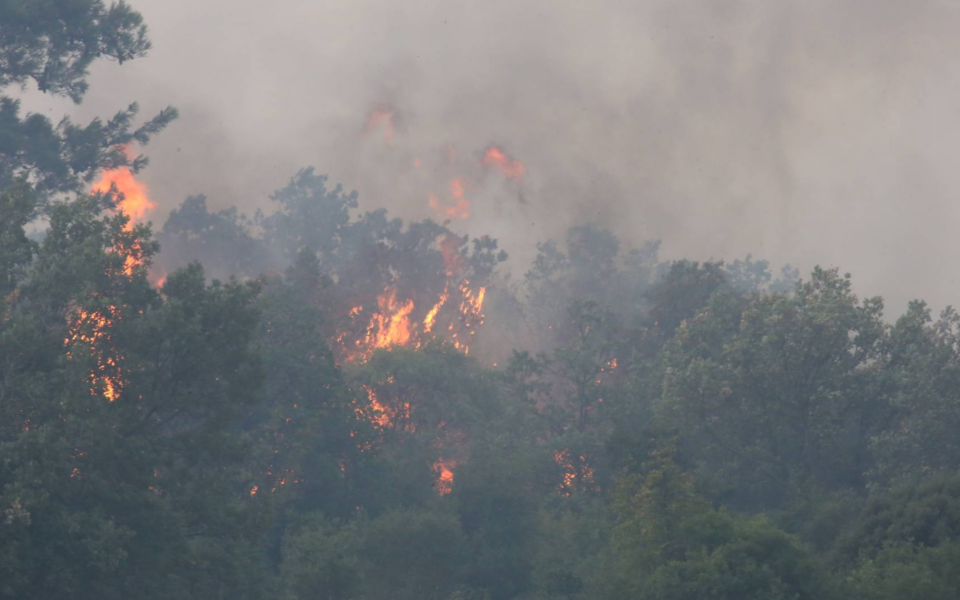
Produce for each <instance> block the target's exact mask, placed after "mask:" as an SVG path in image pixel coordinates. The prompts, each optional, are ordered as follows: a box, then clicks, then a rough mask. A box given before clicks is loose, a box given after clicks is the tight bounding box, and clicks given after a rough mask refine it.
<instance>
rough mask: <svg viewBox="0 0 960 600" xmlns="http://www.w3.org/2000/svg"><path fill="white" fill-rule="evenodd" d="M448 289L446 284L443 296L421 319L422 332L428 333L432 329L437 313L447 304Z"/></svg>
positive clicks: (448, 286)
mask: <svg viewBox="0 0 960 600" xmlns="http://www.w3.org/2000/svg"><path fill="white" fill-rule="evenodd" d="M449 289H450V284H449V283H448V284H447V285H446V286H444V288H443V294H441V295H440V300H439V301H438V302H437V303H436V304H434V305H433V308H431V309H430V312H428V313H427V316H426V317H425V318H424V319H423V332H424V333H430V330H431V329H433V325H434V324H435V323H436V321H437V313H438V312H440V309H441V308H442V307H443V305H444V304H445V303H446V302H447V298H448V297H449V296H450V294H449V293H448V292H449Z"/></svg>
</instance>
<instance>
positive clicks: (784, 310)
mask: <svg viewBox="0 0 960 600" xmlns="http://www.w3.org/2000/svg"><path fill="white" fill-rule="evenodd" d="M881 313H882V302H881V301H880V300H879V299H868V300H865V301H864V302H862V303H860V302H859V301H858V299H857V298H856V296H854V295H853V293H852V291H851V289H850V281H849V278H848V277H841V276H840V275H839V274H838V273H837V272H836V271H824V270H821V269H816V270H815V271H814V273H813V275H812V277H811V279H810V280H809V281H806V282H803V283H801V284H799V285H798V287H797V291H796V294H795V295H793V296H784V295H781V294H754V295H752V296H749V297H747V298H740V297H737V296H735V295H732V294H720V295H718V296H715V297H714V299H713V300H712V301H711V302H710V304H709V305H708V307H707V308H706V309H705V310H703V311H701V312H700V313H699V314H698V315H697V316H696V317H694V318H693V319H691V320H689V321H688V322H687V323H686V324H685V325H683V326H681V327H680V328H679V330H678V332H677V336H676V339H675V341H674V342H673V343H672V344H670V345H669V347H668V348H667V349H666V357H665V374H664V380H663V395H662V397H661V399H660V400H659V401H658V405H657V407H656V411H657V413H658V415H659V417H658V418H659V419H660V422H661V425H662V426H663V427H666V428H668V429H675V430H676V431H677V432H678V433H679V434H680V435H681V438H682V439H683V448H684V452H689V456H690V458H691V459H692V460H693V461H694V463H695V464H697V465H698V467H699V470H698V473H700V474H701V475H700V477H701V478H702V481H703V483H704V484H705V486H706V487H707V488H709V489H710V490H711V494H712V495H713V496H714V497H715V498H720V499H723V500H725V501H727V502H731V503H734V504H736V505H738V506H742V507H748V506H753V507H764V506H765V507H774V506H782V503H784V502H786V501H787V500H788V499H789V498H791V497H796V495H798V494H802V493H809V492H811V491H815V490H817V489H828V490H829V489H836V488H837V487H838V486H839V487H846V486H853V487H858V486H862V485H863V479H862V477H863V473H864V472H865V471H866V470H867V469H868V468H869V455H868V445H869V440H870V438H871V436H872V435H873V433H874V431H876V428H877V427H878V425H879V424H880V423H882V421H883V418H884V416H885V414H886V413H885V404H884V403H883V402H882V401H878V399H882V396H881V395H880V394H879V390H880V388H879V383H880V379H879V378H878V377H877V376H876V366H875V365H877V364H879V362H878V361H882V358H883V346H882V341H883V338H884V334H885V328H884V325H883V322H882V320H881Z"/></svg>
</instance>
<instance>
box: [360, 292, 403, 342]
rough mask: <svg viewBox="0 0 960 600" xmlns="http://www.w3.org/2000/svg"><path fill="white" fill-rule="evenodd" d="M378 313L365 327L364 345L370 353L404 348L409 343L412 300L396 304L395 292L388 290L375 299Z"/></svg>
mask: <svg viewBox="0 0 960 600" xmlns="http://www.w3.org/2000/svg"><path fill="white" fill-rule="evenodd" d="M377 304H378V305H379V306H380V312H378V313H377V314H375V315H373V318H372V319H370V325H369V326H368V327H367V335H366V337H365V338H364V342H365V343H364V344H363V345H365V346H366V347H367V348H369V350H370V351H371V352H372V351H373V350H375V349H377V348H390V347H391V346H404V345H406V344H407V342H409V341H410V313H411V312H413V300H407V301H406V302H404V303H403V304H398V303H397V290H395V289H394V290H389V291H387V292H386V293H384V294H381V295H380V297H379V298H377ZM358 345H359V344H358Z"/></svg>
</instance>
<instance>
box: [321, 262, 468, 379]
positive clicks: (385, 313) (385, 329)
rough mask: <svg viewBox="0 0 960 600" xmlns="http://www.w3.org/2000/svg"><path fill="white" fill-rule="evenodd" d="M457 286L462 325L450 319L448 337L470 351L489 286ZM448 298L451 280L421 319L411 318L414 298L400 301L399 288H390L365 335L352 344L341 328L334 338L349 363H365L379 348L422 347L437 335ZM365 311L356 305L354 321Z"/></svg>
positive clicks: (466, 284) (379, 298)
mask: <svg viewBox="0 0 960 600" xmlns="http://www.w3.org/2000/svg"><path fill="white" fill-rule="evenodd" d="M457 289H458V290H459V292H460V304H459V312H458V313H457V319H455V320H456V321H459V323H460V326H459V327H456V326H455V325H454V322H450V323H449V325H448V326H447V332H448V333H447V337H448V338H449V339H450V341H451V342H452V343H453V345H454V347H455V348H456V349H458V350H460V351H461V352H463V353H464V354H469V352H470V347H469V341H470V340H471V339H472V338H473V336H474V335H475V334H476V328H477V327H478V326H479V325H482V324H483V318H484V317H483V301H484V297H485V296H486V288H485V287H480V288H479V289H478V290H474V289H473V288H471V287H470V282H469V281H468V280H464V281H463V282H462V283H460V285H459V286H458V288H457ZM449 299H450V283H449V282H448V283H447V284H446V286H445V287H444V289H443V293H442V294H441V295H440V297H439V298H438V299H437V301H436V303H435V304H433V305H432V306H431V308H430V309H429V310H428V311H427V313H426V315H425V316H424V318H423V321H422V322H420V321H417V320H415V319H414V318H413V317H412V315H413V312H414V309H415V308H416V305H415V303H414V301H413V300H412V299H411V300H406V301H404V302H400V301H398V300H397V290H396V288H388V289H387V290H386V291H384V293H382V294H381V295H380V296H378V298H377V305H378V308H379V310H378V311H377V312H376V313H374V314H373V316H371V317H370V320H369V321H368V325H367V326H366V329H365V333H364V334H363V336H362V337H360V338H358V339H356V340H354V341H353V342H352V343H350V342H347V336H348V332H347V331H341V332H340V333H338V334H337V335H335V336H334V338H333V339H334V341H335V342H336V343H337V344H338V345H339V346H340V348H341V349H342V353H343V357H344V358H343V359H344V361H346V362H351V361H354V360H359V361H360V362H365V361H366V360H367V359H369V358H370V356H371V355H372V354H373V353H374V351H376V350H377V349H383V350H390V349H391V348H393V347H396V346H412V347H414V348H419V347H420V346H421V345H423V343H424V342H425V341H426V340H427V339H429V336H431V335H435V333H434V332H435V330H436V328H437V327H436V326H437V321H438V319H439V318H440V314H441V310H442V309H443V307H444V306H446V305H447V302H448V301H449ZM362 312H363V307H362V306H355V307H353V308H352V309H351V310H350V320H351V321H354V322H355V321H356V319H357V318H359V316H360V315H361V313H362ZM449 318H450V317H447V319H449Z"/></svg>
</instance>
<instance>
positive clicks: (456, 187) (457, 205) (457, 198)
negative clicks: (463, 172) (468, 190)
mask: <svg viewBox="0 0 960 600" xmlns="http://www.w3.org/2000/svg"><path fill="white" fill-rule="evenodd" d="M450 197H451V204H452V205H446V206H441V205H440V200H438V199H437V196H436V195H435V194H430V195H429V196H428V197H427V203H428V204H429V205H430V208H432V209H433V210H434V211H436V213H437V214H438V215H439V216H440V217H441V218H446V219H461V220H462V219H466V218H469V217H470V201H469V200H467V199H466V198H465V197H464V189H463V179H461V178H459V177H458V178H456V179H454V180H453V181H451V182H450Z"/></svg>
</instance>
